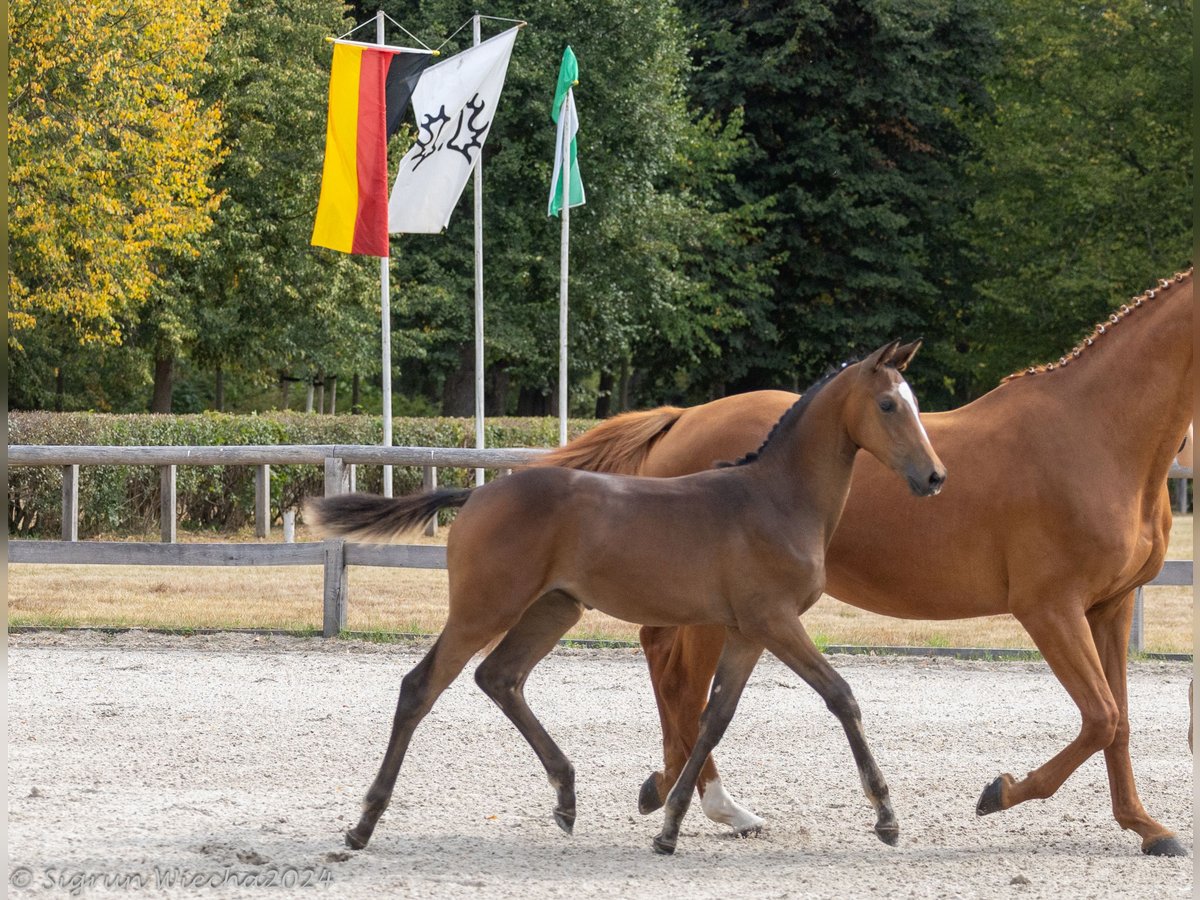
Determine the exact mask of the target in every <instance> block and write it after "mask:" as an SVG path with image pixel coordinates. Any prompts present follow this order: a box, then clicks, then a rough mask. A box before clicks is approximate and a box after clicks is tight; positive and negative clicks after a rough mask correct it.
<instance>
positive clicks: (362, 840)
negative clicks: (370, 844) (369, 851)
mask: <svg viewBox="0 0 1200 900" xmlns="http://www.w3.org/2000/svg"><path fill="white" fill-rule="evenodd" d="M370 839H371V836H370V835H367V836H365V837H364V836H362V835H360V834H359V833H358V829H357V828H351V829H350V830H349V831H347V832H346V846H347V847H349V848H350V849H351V850H361V849H362V848H363V847H365V846H367V841H369V840H370Z"/></svg>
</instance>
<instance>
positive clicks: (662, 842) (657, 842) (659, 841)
mask: <svg viewBox="0 0 1200 900" xmlns="http://www.w3.org/2000/svg"><path fill="white" fill-rule="evenodd" d="M654 852H655V853H659V854H662V855H663V856H670V855H671V854H672V853H674V852H675V842H674V841H669V840H667V839H666V838H665V837H663V836H662V835H661V834H660V835H659V836H658V837H656V838H655V839H654Z"/></svg>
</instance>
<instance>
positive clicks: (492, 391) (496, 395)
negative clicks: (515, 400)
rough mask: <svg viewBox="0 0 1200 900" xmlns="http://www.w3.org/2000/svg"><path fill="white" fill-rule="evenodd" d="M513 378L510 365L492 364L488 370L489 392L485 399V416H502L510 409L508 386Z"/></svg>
mask: <svg viewBox="0 0 1200 900" xmlns="http://www.w3.org/2000/svg"><path fill="white" fill-rule="evenodd" d="M511 381H512V379H511V378H510V377H509V374H508V367H507V366H505V365H501V364H499V363H497V364H495V365H493V366H490V367H489V368H488V372H487V392H486V395H485V397H484V401H483V414H484V415H485V416H502V415H504V414H505V411H506V410H507V409H508V387H509V384H510V383H511Z"/></svg>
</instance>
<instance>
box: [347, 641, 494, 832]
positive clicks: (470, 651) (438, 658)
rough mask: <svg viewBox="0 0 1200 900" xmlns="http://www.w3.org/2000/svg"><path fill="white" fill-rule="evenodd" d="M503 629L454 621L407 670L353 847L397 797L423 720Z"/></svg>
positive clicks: (353, 830) (371, 828) (364, 803)
mask: <svg viewBox="0 0 1200 900" xmlns="http://www.w3.org/2000/svg"><path fill="white" fill-rule="evenodd" d="M501 630H502V629H501ZM498 633H500V630H493V631H480V630H470V631H464V630H462V629H455V628H454V627H453V626H451V625H449V624H448V625H447V627H446V630H445V631H443V632H442V634H441V636H440V637H439V638H438V639H437V642H436V643H435V644H434V645H433V647H432V649H430V651H429V652H428V653H427V654H425V658H424V659H422V660H421V661H420V662H419V663H417V665H416V667H415V668H414V669H413V670H412V671H411V672H409V673H408V674H407V675H405V676H404V680H403V681H402V682H401V685H400V699H399V701H397V703H396V715H395V718H394V719H393V720H392V734H391V738H390V739H389V740H388V747H387V752H386V753H384V756H383V764H382V765H381V766H380V767H379V774H378V775H376V776H375V781H374V782H373V783H372V784H371V787H370V789H369V790H368V791H367V796H366V799H365V800H363V811H362V817H361V818H360V819H359V820H358V824H357V825H355V826H354V828H352V829H351V830H350V831H348V832H346V844H347V845H348V846H349V847H351V848H353V849H355V850H361V849H362V848H363V847H365V846H366V845H367V841H369V840H370V839H371V834H372V832H374V831H375V825H376V824H377V823H378V822H379V817H380V816H381V815H383V812H384V810H385V809H387V806H388V802H389V801H390V800H391V798H392V790H393V788H395V786H396V777H397V776H398V775H399V774H400V764H401V763H403V762H404V754H405V752H406V751H407V750H408V743H409V741H410V740H412V735H413V731H414V730H416V727H417V725H418V724H420V722H421V720H422V719H423V718H425V714H426V713H428V712H429V710H430V708H431V707H432V706H433V704H434V701H436V700H437V698H438V697H439V696H440V695H441V693H442V691H444V690H445V689H446V688H447V687H448V686H449V684H450V682H452V681H453V680H454V679H455V677H456V676H457V675H458V673H459V672H461V671H462V669H463V666H465V665H466V664H467V661H468V660H469V659H470V658H471V657H472V656H474V655H475V653H477V652H478V651H479V650H481V649H482V648H483V646H484V645H485V644H486V643H487V642H488V641H489V640H491V639H492V638H493V637H495V635H496V634H498Z"/></svg>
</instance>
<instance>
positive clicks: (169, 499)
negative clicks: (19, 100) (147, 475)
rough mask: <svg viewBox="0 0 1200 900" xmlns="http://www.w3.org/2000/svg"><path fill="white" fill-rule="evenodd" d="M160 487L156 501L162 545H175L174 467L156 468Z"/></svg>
mask: <svg viewBox="0 0 1200 900" xmlns="http://www.w3.org/2000/svg"><path fill="white" fill-rule="evenodd" d="M158 483H159V485H160V491H159V501H158V518H159V526H160V530H161V535H162V542H163V543H164V544H173V543H175V520H176V518H177V515H176V504H175V466H159V467H158Z"/></svg>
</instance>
